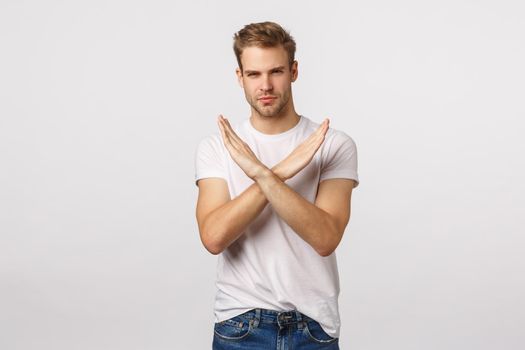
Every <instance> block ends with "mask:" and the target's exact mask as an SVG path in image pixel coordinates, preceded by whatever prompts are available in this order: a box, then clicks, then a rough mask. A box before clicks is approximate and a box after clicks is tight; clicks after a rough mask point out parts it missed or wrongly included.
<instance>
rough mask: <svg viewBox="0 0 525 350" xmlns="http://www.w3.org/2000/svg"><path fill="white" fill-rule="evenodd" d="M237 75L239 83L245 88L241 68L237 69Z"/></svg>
mask: <svg viewBox="0 0 525 350" xmlns="http://www.w3.org/2000/svg"><path fill="white" fill-rule="evenodd" d="M235 74H237V82H238V83H239V86H240V87H242V88H244V82H243V80H242V78H243V77H242V71H241V69H240V68H237V69H236V70H235Z"/></svg>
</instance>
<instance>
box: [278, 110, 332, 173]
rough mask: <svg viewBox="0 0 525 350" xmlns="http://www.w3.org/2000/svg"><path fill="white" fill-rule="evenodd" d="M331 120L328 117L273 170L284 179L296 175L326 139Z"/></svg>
mask: <svg viewBox="0 0 525 350" xmlns="http://www.w3.org/2000/svg"><path fill="white" fill-rule="evenodd" d="M329 124H330V120H329V119H328V118H326V119H325V120H324V121H323V122H322V123H321V125H320V126H319V128H318V129H317V130H316V131H314V132H313V133H312V134H311V135H310V136H308V138H307V139H306V140H305V141H304V142H303V143H301V144H300V145H299V146H297V148H296V149H294V150H293V151H292V153H290V154H289V155H288V156H287V157H286V158H285V159H283V160H282V161H280V162H279V164H277V165H275V166H274V167H273V168H272V171H273V172H274V173H275V174H276V175H277V176H279V177H280V178H281V179H282V180H283V181H285V180H288V179H290V178H292V177H294V176H295V175H296V174H297V173H298V172H299V171H301V170H302V169H304V167H306V166H307V165H308V164H309V163H310V162H311V161H312V159H313V157H314V155H315V153H316V152H317V150H318V149H319V147H320V146H321V144H322V143H323V141H324V137H325V135H326V132H327V131H328V125H329Z"/></svg>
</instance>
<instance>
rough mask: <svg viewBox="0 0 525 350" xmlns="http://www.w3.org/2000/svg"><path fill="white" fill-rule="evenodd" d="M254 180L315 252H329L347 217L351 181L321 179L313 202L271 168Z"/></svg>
mask: <svg viewBox="0 0 525 350" xmlns="http://www.w3.org/2000/svg"><path fill="white" fill-rule="evenodd" d="M256 181H257V184H259V186H260V187H261V190H262V192H263V193H264V195H265V196H266V198H267V199H268V201H269V202H270V203H271V204H272V206H273V208H274V209H275V211H276V213H277V215H279V216H280V217H281V218H282V219H283V220H284V221H285V222H286V223H287V224H288V225H289V226H290V227H291V228H292V229H293V230H294V231H295V232H296V233H297V234H298V235H299V236H301V238H302V239H304V240H305V241H306V242H307V243H308V244H310V245H311V246H312V247H313V248H314V249H315V250H316V251H317V253H318V254H319V255H321V256H328V255H330V254H332V252H333V251H334V250H335V248H336V247H337V246H338V245H339V242H340V241H341V238H342V237H343V233H344V230H345V227H346V225H347V223H348V220H349V218H350V199H351V194H352V189H353V187H354V181H353V180H350V179H330V180H325V181H322V182H321V184H320V185H319V192H318V195H317V198H316V201H315V204H314V203H310V202H309V201H307V200H306V199H304V198H303V197H302V196H301V195H299V194H298V193H297V192H295V191H294V190H293V189H291V188H290V187H289V186H288V185H286V184H285V183H284V182H282V181H281V180H280V179H279V178H278V177H276V176H275V174H274V173H273V172H271V171H267V172H265V173H263V174H262V175H260V176H258V177H256Z"/></svg>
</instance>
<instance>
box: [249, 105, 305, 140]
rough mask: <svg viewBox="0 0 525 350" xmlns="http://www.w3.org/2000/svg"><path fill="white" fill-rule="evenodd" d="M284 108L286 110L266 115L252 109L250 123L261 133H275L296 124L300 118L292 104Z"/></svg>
mask: <svg viewBox="0 0 525 350" xmlns="http://www.w3.org/2000/svg"><path fill="white" fill-rule="evenodd" d="M286 109H287V110H286V111H282V113H279V114H277V115H272V116H268V117H265V116H262V115H260V114H259V113H257V111H255V110H253V109H252V115H251V116H250V123H251V124H252V126H253V127H254V128H255V130H257V131H259V132H262V133H263V134H268V135H275V134H280V133H283V132H285V131H287V130H290V129H291V128H293V127H294V126H295V125H297V123H299V119H300V118H301V117H300V116H299V114H297V112H296V111H295V109H294V108H293V105H291V106H290V107H289V108H286Z"/></svg>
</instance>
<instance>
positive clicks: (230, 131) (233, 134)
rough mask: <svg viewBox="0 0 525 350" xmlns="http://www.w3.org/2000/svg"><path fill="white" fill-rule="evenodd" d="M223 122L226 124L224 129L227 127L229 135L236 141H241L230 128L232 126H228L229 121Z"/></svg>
mask: <svg viewBox="0 0 525 350" xmlns="http://www.w3.org/2000/svg"><path fill="white" fill-rule="evenodd" d="M224 122H225V124H226V127H227V129H228V131H229V133H230V134H231V135H232V136H233V138H234V139H236V140H237V141H242V139H241V138H240V137H239V136H238V135H237V134H236V133H235V131H234V130H233V128H232V126H231V124H230V121H229V120H228V119H226V118H224Z"/></svg>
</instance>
